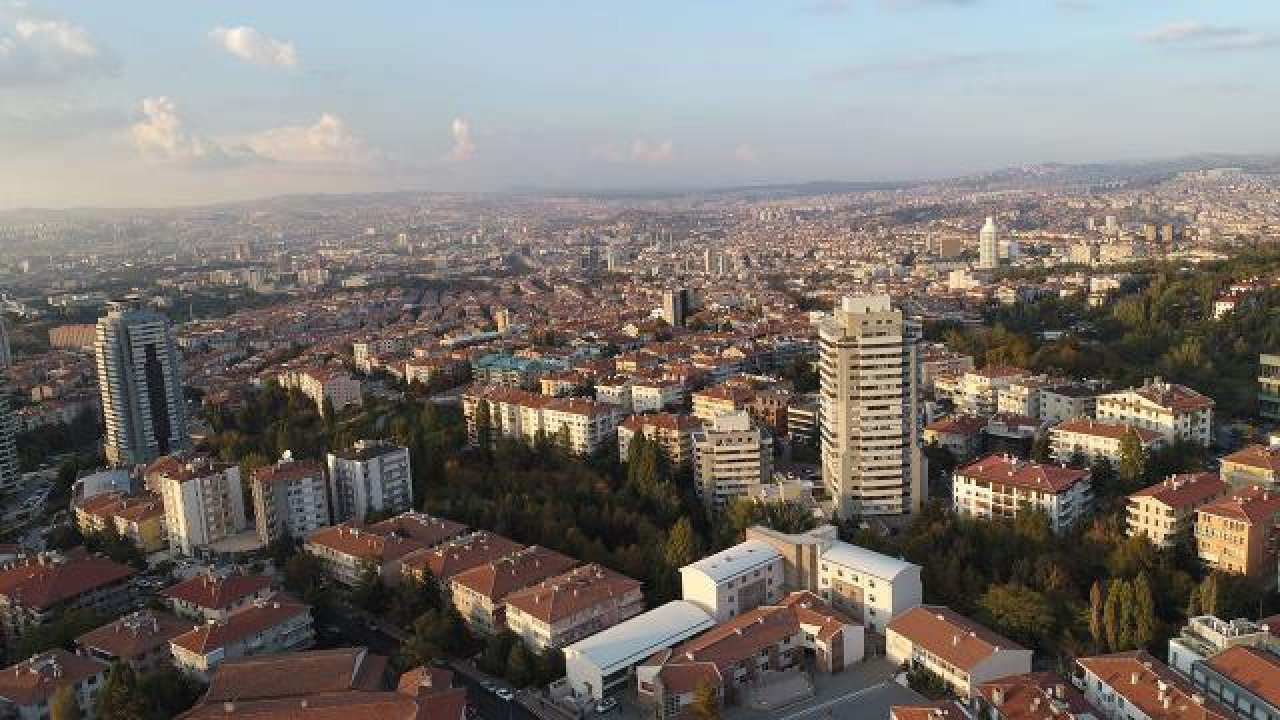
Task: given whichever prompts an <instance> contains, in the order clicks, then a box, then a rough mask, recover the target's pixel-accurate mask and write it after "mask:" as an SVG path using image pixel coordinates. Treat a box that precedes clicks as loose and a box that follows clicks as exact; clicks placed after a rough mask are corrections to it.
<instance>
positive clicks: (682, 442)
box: [618, 413, 702, 468]
mask: <svg viewBox="0 0 1280 720" xmlns="http://www.w3.org/2000/svg"><path fill="white" fill-rule="evenodd" d="M701 427H702V421H701V420H699V419H697V418H695V417H692V416H690V415H675V414H672V413H655V414H650V415H632V416H631V417H629V418H627V419H626V420H623V421H622V424H621V425H619V426H618V458H619V459H621V460H622V462H627V453H628V452H629V451H630V450H631V440H632V439H633V438H634V437H635V436H636V433H639V434H641V435H643V436H644V437H645V438H646V439H648V440H650V441H651V442H656V443H658V445H659V446H660V447H661V448H662V450H663V452H665V453H666V454H667V460H669V461H670V462H671V466H672V467H673V468H682V467H686V468H691V467H693V433H694V432H695V431H696V430H698V429H699V428H701Z"/></svg>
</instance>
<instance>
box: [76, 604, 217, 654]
mask: <svg viewBox="0 0 1280 720" xmlns="http://www.w3.org/2000/svg"><path fill="white" fill-rule="evenodd" d="M194 627H195V626H194V625H192V624H191V623H190V622H187V621H186V620H182V619H180V618H177V617H174V616H173V615H170V614H168V613H163V612H154V611H151V610H138V611H136V612H132V613H129V614H128V615H125V616H124V617H122V618H118V619H116V620H112V621H111V622H109V623H107V624H106V625H103V626H102V627H99V628H97V629H94V630H90V631H89V632H87V633H85V634H83V635H81V636H80V637H78V638H76V644H77V645H79V646H80V647H84V648H93V649H95V650H99V651H102V652H104V653H107V654H108V655H110V656H112V657H114V658H119V659H121V660H133V659H135V658H139V657H141V656H143V655H146V654H147V653H150V652H152V651H154V650H156V649H157V648H167V647H169V641H170V640H172V639H173V638H175V637H177V636H179V635H181V634H183V633H185V632H188V631H190V630H191V629H192V628H194Z"/></svg>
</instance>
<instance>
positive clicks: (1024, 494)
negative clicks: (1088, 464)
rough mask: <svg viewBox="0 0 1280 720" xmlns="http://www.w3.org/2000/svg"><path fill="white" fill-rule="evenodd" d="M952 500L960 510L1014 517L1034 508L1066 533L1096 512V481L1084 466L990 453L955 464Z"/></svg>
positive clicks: (969, 513)
mask: <svg viewBox="0 0 1280 720" xmlns="http://www.w3.org/2000/svg"><path fill="white" fill-rule="evenodd" d="M951 500H952V505H953V506H954V508H955V511H956V512H957V513H959V514H962V515H970V516H973V517H979V518H986V519H996V518H1003V519H1007V520H1012V519H1014V518H1016V517H1017V516H1018V513H1020V512H1022V511H1023V509H1024V508H1026V507H1033V508H1036V509H1038V510H1042V511H1043V512H1044V513H1045V515H1046V516H1048V518H1049V525H1050V527H1052V528H1053V531H1054V532H1062V531H1065V530H1067V529H1069V528H1072V527H1074V526H1075V525H1076V523H1078V522H1079V521H1080V520H1081V519H1083V518H1084V517H1086V516H1087V515H1088V514H1089V513H1090V512H1092V509H1093V484H1092V482H1091V481H1090V477H1089V471H1088V470H1084V469H1081V468H1072V467H1066V466H1060V465H1042V464H1040V463H1033V462H1027V461H1025V460H1021V459H1019V458H1016V457H1012V456H1009V455H987V456H986V457H984V458H981V459H979V460H977V461H975V462H972V463H969V464H968V465H964V466H962V467H959V468H957V469H956V471H955V475H954V476H953V478H952V483H951Z"/></svg>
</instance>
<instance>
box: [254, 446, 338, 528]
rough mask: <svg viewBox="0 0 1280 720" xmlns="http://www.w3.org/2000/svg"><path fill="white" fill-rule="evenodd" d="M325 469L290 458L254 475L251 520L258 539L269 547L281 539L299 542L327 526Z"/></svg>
mask: <svg viewBox="0 0 1280 720" xmlns="http://www.w3.org/2000/svg"><path fill="white" fill-rule="evenodd" d="M324 473H325V468H324V465H321V464H320V463H318V462H305V461H304V462H299V461H294V460H293V459H292V458H291V457H285V458H281V460H280V462H278V463H276V464H274V465H268V466H267V467H262V468H258V469H257V470H255V471H254V472H253V480H252V481H251V483H250V490H251V492H252V495H253V521H254V526H255V528H256V529H257V531H258V540H259V542H261V543H263V544H264V545H266V544H270V543H271V542H273V541H275V540H277V539H278V538H280V537H281V536H284V537H289V538H293V539H295V540H297V539H302V538H305V537H307V536H308V535H310V534H311V533H312V532H314V531H315V530H318V529H320V528H322V527H324V526H326V525H328V524H329V491H328V484H327V482H326V480H325V475H324Z"/></svg>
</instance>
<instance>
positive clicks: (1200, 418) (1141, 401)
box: [1097, 378, 1214, 447]
mask: <svg viewBox="0 0 1280 720" xmlns="http://www.w3.org/2000/svg"><path fill="white" fill-rule="evenodd" d="M1213 408H1214V402H1213V400H1212V399H1210V398H1208V397H1205V396H1204V395H1201V394H1200V393H1198V392H1196V391H1195V390H1192V389H1191V388H1189V387H1186V386H1185V385H1177V384H1174V383H1170V382H1166V381H1164V380H1162V379H1160V378H1155V379H1151V380H1147V381H1145V382H1144V383H1143V384H1142V385H1141V386H1140V387H1135V388H1129V389H1128V390H1121V391H1119V392H1114V393H1107V394H1105V395H1099V396H1098V410H1097V417H1098V419H1099V420H1104V421H1108V422H1116V423H1127V424H1130V425H1134V426H1136V427H1139V428H1143V429H1146V430H1152V431H1154V432H1157V433H1160V434H1161V435H1163V436H1164V438H1165V440H1166V441H1167V442H1170V443H1172V442H1175V441H1177V440H1179V439H1182V440H1189V441H1192V442H1196V443H1199V444H1200V445H1203V446H1204V447H1208V446H1209V443H1210V442H1211V441H1212V426H1213Z"/></svg>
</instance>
